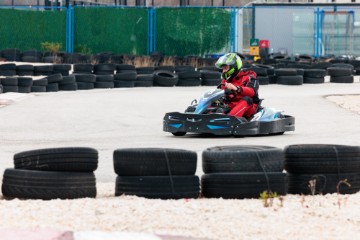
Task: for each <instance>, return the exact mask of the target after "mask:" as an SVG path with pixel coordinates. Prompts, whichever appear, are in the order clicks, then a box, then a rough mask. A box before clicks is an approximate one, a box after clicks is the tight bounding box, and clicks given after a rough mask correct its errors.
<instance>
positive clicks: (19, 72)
mask: <svg viewBox="0 0 360 240" xmlns="http://www.w3.org/2000/svg"><path fill="white" fill-rule="evenodd" d="M16 75H18V76H33V75H34V71H16Z"/></svg>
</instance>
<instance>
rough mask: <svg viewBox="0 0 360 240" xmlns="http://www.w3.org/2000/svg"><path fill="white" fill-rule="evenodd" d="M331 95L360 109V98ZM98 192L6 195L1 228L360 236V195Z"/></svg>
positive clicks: (0, 207) (7, 100)
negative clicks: (45, 197) (56, 196)
mask: <svg viewBox="0 0 360 240" xmlns="http://www.w3.org/2000/svg"><path fill="white" fill-rule="evenodd" d="M354 88H359V85H358V84H356V85H354ZM359 92H360V91H359ZM5 95H6V96H5ZM15 95H16V94H15ZM15 95H13V96H12V97H11V96H10V94H2V95H0V96H1V97H0V98H1V99H0V105H1V106H5V108H8V107H9V108H10V107H12V106H9V105H11V104H12V103H14V102H17V101H20V100H19V99H20V98H21V97H22V96H23V95H21V96H20V95H16V97H14V96H15ZM14 99H15V100H14ZM326 99H328V100H329V101H331V102H334V103H336V104H338V105H339V106H341V107H342V108H345V109H348V110H349V111H352V112H355V113H357V114H360V105H359V103H360V95H334V96H327V97H326ZM21 101H23V100H21ZM5 108H3V109H1V108H0V111H2V110H4V109H5ZM357 119H359V118H357ZM9 133H10V132H9ZM34 137H36V136H34ZM190 140H191V139H189V141H190ZM9 154H10V153H9ZM11 154H12V153H11ZM107 167H109V166H107ZM97 189H98V195H97V198H96V199H78V200H51V201H41V200H19V199H12V200H9V199H4V198H3V197H0V198H1V199H0V214H1V218H2V221H1V223H0V229H39V228H40V229H46V228H55V229H59V230H63V231H68V230H69V231H104V232H114V231H121V232H138V233H151V234H167V235H180V236H187V237H194V238H205V239H290V238H291V239H336V240H338V239H358V238H360V204H359V201H360V193H357V194H352V195H337V194H327V195H324V196H319V195H317V196H300V195H290V194H288V195H286V196H285V197H284V198H283V200H282V201H280V200H279V199H275V201H274V202H273V204H272V206H270V207H265V206H264V203H263V202H262V200H260V199H245V200H224V199H204V198H199V199H182V200H150V199H144V198H139V197H134V196H121V197H114V190H115V186H114V182H106V181H104V182H98V183H97Z"/></svg>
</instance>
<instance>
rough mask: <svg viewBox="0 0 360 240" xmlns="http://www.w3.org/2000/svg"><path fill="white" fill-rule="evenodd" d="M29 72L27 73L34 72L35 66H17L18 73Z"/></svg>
mask: <svg viewBox="0 0 360 240" xmlns="http://www.w3.org/2000/svg"><path fill="white" fill-rule="evenodd" d="M18 71H19V72H27V71H31V72H33V71H34V66H33V65H30V64H24V65H17V66H16V72H18Z"/></svg>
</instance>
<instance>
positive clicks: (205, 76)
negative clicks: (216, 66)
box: [200, 70, 221, 82]
mask: <svg viewBox="0 0 360 240" xmlns="http://www.w3.org/2000/svg"><path fill="white" fill-rule="evenodd" d="M200 76H201V79H202V80H213V79H217V80H218V81H219V82H220V81H221V73H220V72H218V71H206V70H201V71H200Z"/></svg>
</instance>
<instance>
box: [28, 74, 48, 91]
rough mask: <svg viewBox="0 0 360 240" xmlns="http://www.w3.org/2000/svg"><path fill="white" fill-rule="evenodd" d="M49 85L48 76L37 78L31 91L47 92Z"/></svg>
mask: <svg viewBox="0 0 360 240" xmlns="http://www.w3.org/2000/svg"><path fill="white" fill-rule="evenodd" d="M47 85H48V79H47V78H46V77H44V78H40V79H35V80H34V79H33V84H32V86H31V92H46V86H47Z"/></svg>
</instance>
